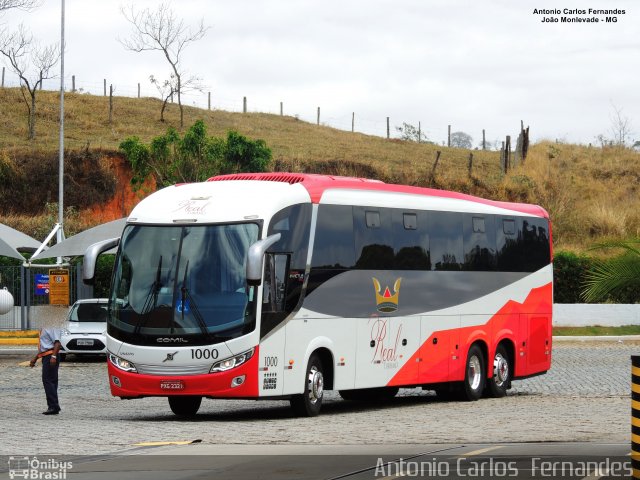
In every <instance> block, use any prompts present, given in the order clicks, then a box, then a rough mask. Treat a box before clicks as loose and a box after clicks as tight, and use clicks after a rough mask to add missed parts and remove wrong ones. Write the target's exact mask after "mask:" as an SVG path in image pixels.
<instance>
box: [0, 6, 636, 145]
mask: <svg viewBox="0 0 640 480" xmlns="http://www.w3.org/2000/svg"><path fill="white" fill-rule="evenodd" d="M65 2H66V3H65V18H66V21H65V38H66V45H67V48H66V52H65V83H66V87H67V88H68V89H69V88H71V75H75V77H76V88H78V89H82V91H83V92H86V93H90V94H96V95H102V94H103V79H106V80H107V84H113V85H114V88H115V94H116V95H127V96H135V95H136V94H137V84H138V83H140V84H141V91H142V95H143V96H158V92H157V90H156V89H155V87H154V86H153V85H152V84H151V83H150V82H149V76H150V75H154V76H155V77H156V78H161V79H163V78H168V75H169V65H168V63H167V62H166V60H165V59H164V58H163V57H162V54H161V53H159V52H142V53H133V52H130V51H127V50H126V49H125V48H124V47H123V45H122V44H121V43H120V42H119V41H118V39H124V38H127V37H128V36H129V35H130V32H131V25H130V24H129V23H127V21H126V20H125V18H124V16H123V15H122V13H121V12H120V8H121V6H122V5H125V6H126V5H129V4H128V3H123V2H120V1H117V0H113V1H112V0H65ZM158 3H159V2H157V1H146V0H136V1H135V3H134V8H136V9H143V8H146V7H149V8H152V9H153V8H156V7H157V5H158ZM170 5H171V6H172V8H173V10H174V11H175V13H176V15H177V16H178V17H180V18H183V19H184V21H185V22H186V23H187V24H190V25H196V24H198V22H199V21H200V19H202V20H203V21H204V24H205V25H206V26H207V27H208V30H207V32H206V35H205V36H204V38H203V39H201V40H199V41H198V42H196V43H193V44H191V45H190V46H189V47H187V49H186V50H185V53H184V55H183V57H182V60H181V64H182V67H183V69H184V70H185V71H186V72H187V74H188V75H195V76H197V77H199V78H200V79H201V82H202V83H203V84H204V86H205V87H206V88H205V89H204V92H203V93H194V94H190V95H188V96H187V97H186V100H185V103H186V104H189V105H196V106H200V107H203V108H207V93H208V92H211V102H212V107H213V108H218V109H223V110H231V111H240V110H241V109H242V98H243V97H247V104H248V110H249V111H261V112H269V113H279V109H280V102H283V108H284V113H285V114H286V115H297V116H298V117H299V118H301V119H303V120H307V121H311V122H315V121H316V114H317V108H318V107H320V109H321V114H320V117H321V118H320V121H321V123H323V124H325V125H328V126H331V127H335V128H340V129H344V130H350V129H351V119H352V113H353V114H355V129H356V131H360V132H364V133H368V134H373V135H380V136H384V135H386V118H387V117H389V118H390V125H391V130H392V132H391V133H392V135H393V136H398V133H397V132H396V131H395V127H397V126H401V125H402V124H403V122H406V123H409V124H411V125H414V126H416V127H417V126H418V123H420V126H421V129H422V131H423V132H425V133H426V135H427V137H428V138H429V140H432V141H435V142H437V143H442V142H443V141H446V137H447V126H448V125H451V129H452V131H454V132H455V131H464V132H467V133H469V134H470V135H471V136H472V137H473V138H474V144H478V143H479V142H480V140H481V138H482V130H483V129H484V130H485V131H486V137H487V140H489V141H491V142H494V141H496V140H504V137H505V135H512V136H515V135H517V133H518V131H519V128H520V121H521V120H522V121H524V124H525V126H527V125H528V126H530V129H531V130H530V131H531V139H532V140H533V141H539V140H543V139H550V140H556V139H558V140H560V141H565V142H577V143H585V144H586V143H597V136H598V135H604V136H606V137H611V136H612V132H611V129H612V116H614V114H615V111H616V110H618V111H619V112H620V114H621V116H622V117H623V118H625V119H627V120H628V121H629V125H630V126H631V131H632V134H631V138H630V139H631V140H640V88H638V79H639V77H640V75H639V73H640V62H639V61H638V57H639V54H640V4H638V2H637V1H630V0H589V1H588V2H586V1H584V0H578V1H570V0H555V1H550V0H537V1H533V0H518V1H513V0H485V1H482V2H472V1H471V0H394V1H391V0H367V1H364V0H342V1H337V0H323V1H322V2H318V1H309V0H271V1H265V0H238V1H229V0H224V1H222V0H208V1H206V0H181V1H174V2H173V3H172V4H170ZM536 8H537V9H556V8H558V9H561V10H564V9H565V8H568V9H576V8H580V9H586V8H594V9H616V8H617V9H623V10H625V14H624V15H618V16H617V22H616V23H606V22H605V16H604V15H598V18H599V19H600V22H599V23H595V24H594V23H561V22H557V23H543V22H542V19H543V17H545V15H539V14H534V13H533V12H534V9H536ZM60 12H61V0H42V5H41V6H40V7H39V8H38V9H36V10H34V11H31V12H22V11H15V10H12V11H9V12H6V13H5V14H4V15H2V17H0V23H3V24H4V27H5V28H9V29H13V28H16V27H17V25H18V24H19V23H24V24H25V26H27V27H28V28H30V29H31V31H32V32H33V33H34V36H35V37H36V38H38V39H39V40H40V41H41V42H42V43H45V44H46V43H52V42H57V41H59V39H60V16H61V15H60ZM547 16H551V17H553V18H556V19H560V17H561V16H563V15H547ZM569 16H575V15H569ZM578 16H580V17H581V18H587V17H591V15H588V14H587V15H578ZM3 61H4V60H0V62H3ZM0 64H3V65H6V64H5V63H0ZM59 82H60V80H59V79H57V80H51V81H49V82H47V83H46V84H45V88H48V89H58V88H59ZM5 84H7V85H12V84H13V85H15V84H17V78H16V77H15V76H12V74H11V73H10V72H9V71H7V73H6V79H5Z"/></svg>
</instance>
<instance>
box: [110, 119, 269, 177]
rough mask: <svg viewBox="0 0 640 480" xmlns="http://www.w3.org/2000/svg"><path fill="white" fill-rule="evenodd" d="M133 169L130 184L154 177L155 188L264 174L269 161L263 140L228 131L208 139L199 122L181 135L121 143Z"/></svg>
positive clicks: (170, 132)
mask: <svg viewBox="0 0 640 480" xmlns="http://www.w3.org/2000/svg"><path fill="white" fill-rule="evenodd" d="M120 150H121V151H122V152H123V153H124V155H125V157H126V159H127V161H128V162H129V163H130V165H131V168H132V170H133V177H132V180H131V183H132V184H133V185H134V186H136V187H139V186H141V185H142V183H143V182H144V181H145V180H146V179H147V178H148V177H149V176H150V175H153V177H154V179H155V181H156V184H157V185H158V186H167V185H172V184H175V183H180V182H200V181H204V180H206V179H207V178H209V177H212V176H214V175H217V174H220V173H237V172H264V171H266V170H267V169H268V167H269V163H270V162H271V149H269V147H267V144H266V143H265V142H264V141H263V140H250V139H248V138H246V137H244V136H243V135H240V134H239V133H238V132H234V131H229V132H228V133H227V137H226V139H224V138H217V137H209V136H207V130H206V125H205V123H204V122H203V121H202V120H198V121H197V122H195V123H194V124H193V125H192V126H191V127H190V128H189V129H188V130H187V131H186V132H185V134H184V136H183V137H180V134H179V133H178V132H177V131H176V130H175V129H174V128H169V129H167V133H165V134H164V135H161V136H158V137H155V138H154V139H152V140H151V144H150V145H144V144H143V143H142V142H140V139H139V138H138V137H129V138H127V139H125V140H124V141H123V142H122V143H121V144H120Z"/></svg>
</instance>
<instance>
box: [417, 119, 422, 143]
mask: <svg viewBox="0 0 640 480" xmlns="http://www.w3.org/2000/svg"><path fill="white" fill-rule="evenodd" d="M421 138H422V125H421V124H420V122H418V143H420V139H421Z"/></svg>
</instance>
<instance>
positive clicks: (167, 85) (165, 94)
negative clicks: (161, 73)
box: [149, 73, 203, 122]
mask: <svg viewBox="0 0 640 480" xmlns="http://www.w3.org/2000/svg"><path fill="white" fill-rule="evenodd" d="M149 81H150V82H151V83H152V84H154V85H155V86H156V88H157V89H158V93H159V94H160V98H161V99H162V108H161V109H160V121H161V122H164V111H165V110H166V109H167V103H168V102H169V99H170V98H172V97H173V95H174V94H177V93H178V82H177V79H176V76H175V74H173V73H172V74H171V75H169V78H168V79H166V80H159V79H157V78H156V77H155V76H153V75H150V76H149ZM180 88H181V90H182V93H185V92H190V91H194V90H196V91H200V92H201V91H202V90H203V87H202V84H201V83H200V78H198V77H189V78H187V79H186V80H183V81H182V84H181V85H180Z"/></svg>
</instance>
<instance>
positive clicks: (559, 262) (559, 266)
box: [553, 252, 640, 303]
mask: <svg viewBox="0 0 640 480" xmlns="http://www.w3.org/2000/svg"><path fill="white" fill-rule="evenodd" d="M619 261H620V257H613V258H610V259H608V260H597V259H594V258H592V257H589V256H586V255H576V254H575V253H571V252H556V253H555V255H554V260H553V282H554V285H553V301H554V302H555V303H640V291H639V290H637V289H634V288H623V289H620V290H618V291H616V292H614V293H611V294H609V295H607V296H606V297H604V298H599V299H597V300H595V301H593V302H585V300H584V298H583V296H582V292H583V290H584V286H585V281H586V279H587V275H588V273H589V272H590V271H592V270H593V269H594V268H595V267H596V266H597V265H599V264H602V263H605V264H607V263H615V262H619Z"/></svg>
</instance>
